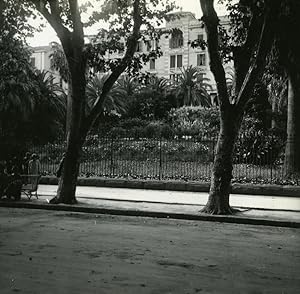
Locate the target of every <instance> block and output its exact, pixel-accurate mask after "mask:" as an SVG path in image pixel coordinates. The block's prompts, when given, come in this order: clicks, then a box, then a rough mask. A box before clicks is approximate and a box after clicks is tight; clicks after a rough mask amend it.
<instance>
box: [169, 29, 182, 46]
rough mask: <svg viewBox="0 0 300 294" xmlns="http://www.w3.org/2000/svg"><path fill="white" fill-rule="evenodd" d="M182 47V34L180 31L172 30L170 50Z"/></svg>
mask: <svg viewBox="0 0 300 294" xmlns="http://www.w3.org/2000/svg"><path fill="white" fill-rule="evenodd" d="M182 46H183V33H182V31H181V30H179V29H176V30H173V32H172V36H171V39H170V49H175V48H180V47H182Z"/></svg>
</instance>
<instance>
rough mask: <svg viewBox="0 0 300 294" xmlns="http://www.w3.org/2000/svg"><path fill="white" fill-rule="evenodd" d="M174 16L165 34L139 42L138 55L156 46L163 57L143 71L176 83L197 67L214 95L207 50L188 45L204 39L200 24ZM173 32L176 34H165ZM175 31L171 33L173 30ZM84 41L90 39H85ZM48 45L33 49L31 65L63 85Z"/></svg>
mask: <svg viewBox="0 0 300 294" xmlns="http://www.w3.org/2000/svg"><path fill="white" fill-rule="evenodd" d="M173 15H174V17H172V18H171V20H169V21H167V22H166V27H165V31H166V33H165V34H163V35H162V36H161V38H160V40H159V41H158V43H157V42H156V41H154V40H151V41H149V42H146V43H145V42H144V41H140V42H139V44H138V48H137V52H147V51H150V50H151V49H155V47H156V46H159V47H160V48H161V50H162V52H163V55H162V56H161V57H159V58H158V59H151V60H150V62H148V64H146V65H145V66H144V67H143V71H147V72H149V73H152V74H155V75H157V76H158V77H164V78H167V79H171V80H177V79H178V76H179V75H181V74H182V70H183V68H187V67H189V66H194V67H197V68H198V70H199V75H200V76H202V77H203V78H205V79H206V81H209V83H210V84H211V86H212V90H211V94H215V93H216V87H215V81H214V77H213V74H212V72H211V71H210V69H209V56H208V51H207V48H199V47H197V48H192V46H191V45H190V43H191V42H192V41H195V40H204V41H205V40H206V32H205V28H204V26H203V23H202V22H201V21H200V20H198V19H196V17H195V15H194V14H193V13H191V12H182V11H181V12H177V13H173ZM220 20H221V23H222V22H223V24H226V21H227V20H226V18H225V17H221V18H220ZM172 29H176V30H175V31H176V34H171V33H168V32H170V31H172ZM173 31H174V30H173ZM87 39H91V36H88V37H87ZM51 50H52V49H51V43H50V45H49V46H41V47H33V54H32V58H31V62H32V63H33V64H34V65H35V66H36V67H37V68H38V69H40V70H48V71H49V72H50V73H51V74H52V75H53V76H54V77H55V81H56V82H59V83H60V84H62V83H63V81H62V79H61V77H60V76H59V73H58V72H56V71H53V70H51ZM122 54H123V53H120V54H111V55H109V56H108V58H118V57H121V55H122ZM225 71H227V72H231V73H232V66H231V65H230V64H229V65H227V67H226V68H225Z"/></svg>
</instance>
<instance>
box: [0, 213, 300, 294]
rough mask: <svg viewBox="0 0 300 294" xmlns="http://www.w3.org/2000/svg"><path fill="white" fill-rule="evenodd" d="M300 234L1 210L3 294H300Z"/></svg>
mask: <svg viewBox="0 0 300 294" xmlns="http://www.w3.org/2000/svg"><path fill="white" fill-rule="evenodd" d="M299 232H300V231H299V229H289V228H278V227H266V226H252V225H237V224H222V223H214V222H194V221H178V220H168V219H153V218H139V217H122V216H107V215H106V216H104V215H94V214H83V213H68V212H57V211H43V210H29V209H27V210H26V209H12V208H0V293H2V294H4V293H30V294H33V293H37V294H44V293H50V294H52V293H54V294H59V293H72V294H74V293H83V294H85V293H109V294H111V293H112V294H114V293H116V294H119V293H120V294H123V293H128V294H136V293H138V294H140V293H141V294H143V293H153V294H156V293H157V294H162V293H180V294H183V293H184V294H187V293H230V294H233V293H253V294H254V293H272V294H273V293H293V294H294V293H299V289H300V278H299V272H300V246H299V244H300V242H299V241H300V234H299Z"/></svg>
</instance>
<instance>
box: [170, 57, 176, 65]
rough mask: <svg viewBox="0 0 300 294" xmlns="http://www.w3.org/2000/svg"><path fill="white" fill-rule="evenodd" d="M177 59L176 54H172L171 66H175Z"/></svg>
mask: <svg viewBox="0 0 300 294" xmlns="http://www.w3.org/2000/svg"><path fill="white" fill-rule="evenodd" d="M175 60H176V56H175V55H171V56H170V68H175Z"/></svg>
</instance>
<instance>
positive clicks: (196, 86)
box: [175, 65, 212, 107]
mask: <svg viewBox="0 0 300 294" xmlns="http://www.w3.org/2000/svg"><path fill="white" fill-rule="evenodd" d="M180 70H181V75H180V76H179V79H178V81H177V82H176V83H175V91H176V93H177V97H178V98H179V99H180V100H181V103H180V105H185V106H203V107H211V106H212V102H211V97H210V94H209V91H210V90H212V86H211V84H209V83H208V81H209V80H208V79H204V78H201V76H200V73H199V71H198V69H197V68H196V67H193V66H192V65H190V66H189V67H188V68H183V69H180Z"/></svg>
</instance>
